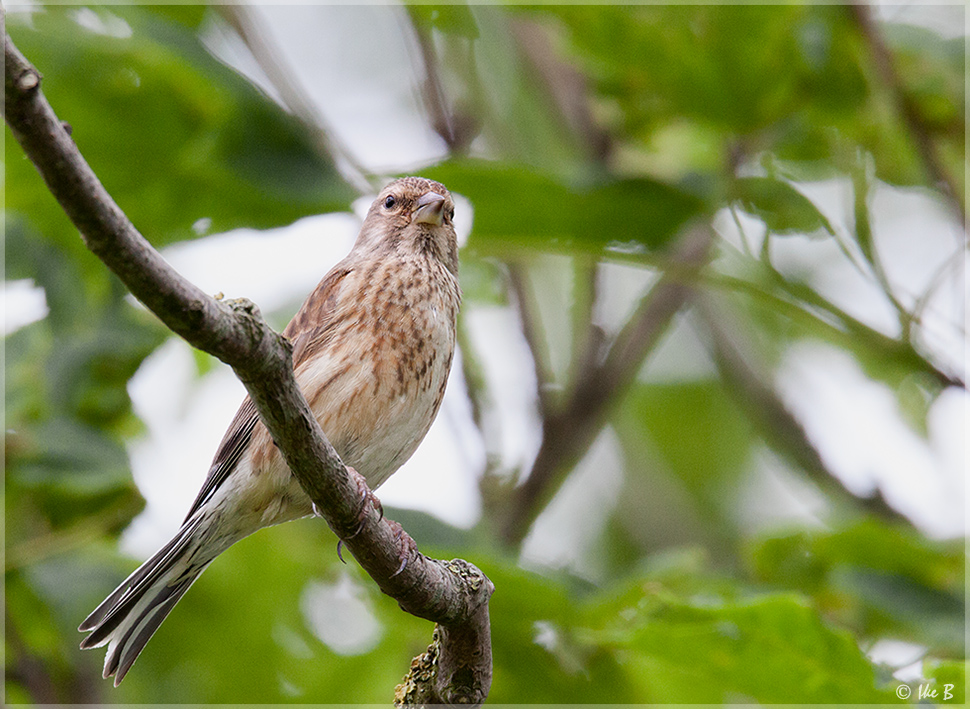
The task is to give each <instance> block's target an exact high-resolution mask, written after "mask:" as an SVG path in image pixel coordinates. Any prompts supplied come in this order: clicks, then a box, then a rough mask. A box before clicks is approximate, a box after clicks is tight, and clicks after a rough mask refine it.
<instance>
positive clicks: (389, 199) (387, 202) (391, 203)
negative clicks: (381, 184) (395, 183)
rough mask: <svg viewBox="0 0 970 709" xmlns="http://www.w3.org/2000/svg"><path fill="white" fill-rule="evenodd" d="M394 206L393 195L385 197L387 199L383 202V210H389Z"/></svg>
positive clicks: (395, 201) (395, 200)
mask: <svg viewBox="0 0 970 709" xmlns="http://www.w3.org/2000/svg"><path fill="white" fill-rule="evenodd" d="M395 204H397V199H396V198H395V197H394V195H392V194H389V195H387V199H385V200H384V209H391V208H392V207H393V206H394V205H395Z"/></svg>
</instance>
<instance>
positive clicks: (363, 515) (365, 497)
mask: <svg viewBox="0 0 970 709" xmlns="http://www.w3.org/2000/svg"><path fill="white" fill-rule="evenodd" d="M347 472H348V473H350V477H351V479H352V480H353V481H354V483H356V485H357V490H358V491H359V492H360V509H358V510H357V528H356V529H355V530H354V531H353V532H352V533H351V534H349V535H348V536H346V537H344V538H343V539H340V540H338V541H337V558H338V559H340V560H341V561H344V558H343V556H342V555H341V553H340V551H341V549H342V548H343V544H344V541H345V540H346V539H353V538H354V537H356V536H357V535H358V534H360V532H361V530H362V529H363V528H364V522H366V521H367V503H368V502H370V504H371V506H372V507H373V508H374V509H375V510H377V512H378V515H379V516H378V521H380V520H382V519H384V506H383V505H382V504H381V501H380V500H379V499H378V498H377V495H375V494H374V493H373V491H372V490H371V489H370V487H369V486H368V485H367V479H366V478H365V477H364V476H363V475H361V474H360V473H358V472H357V471H356V470H354V469H353V468H351V467H350V466H349V465H348V466H347ZM313 510H314V512H316V511H317V509H316V506H314V508H313ZM344 563H347V562H345V561H344Z"/></svg>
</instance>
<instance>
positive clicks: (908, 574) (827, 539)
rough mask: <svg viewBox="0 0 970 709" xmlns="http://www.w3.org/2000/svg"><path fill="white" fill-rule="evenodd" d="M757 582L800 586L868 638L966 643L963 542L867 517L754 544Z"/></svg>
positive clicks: (942, 647)
mask: <svg viewBox="0 0 970 709" xmlns="http://www.w3.org/2000/svg"><path fill="white" fill-rule="evenodd" d="M749 558H750V563H751V567H752V571H753V573H754V575H755V577H756V578H758V579H759V580H761V581H764V582H767V583H770V584H774V585H776V586H780V587H784V588H792V589H802V590H805V591H807V592H809V593H811V594H812V595H813V597H814V598H815V600H816V603H817V604H818V606H819V607H820V608H821V609H822V610H824V611H825V612H827V613H829V614H831V615H832V616H833V617H837V618H841V619H842V620H843V621H844V622H845V623H846V624H847V625H850V626H855V627H856V628H857V629H858V630H859V631H860V632H862V633H864V634H866V635H867V636H869V637H873V638H875V637H881V636H883V635H890V636H893V637H902V638H907V639H911V640H913V641H915V642H920V643H923V644H926V645H929V646H930V649H931V651H941V652H946V653H952V652H959V651H961V648H962V646H963V630H962V628H963V614H964V604H963V588H964V557H963V548H962V544H960V543H957V542H949V543H945V542H932V541H929V540H927V539H925V538H923V537H922V536H920V535H919V534H917V533H916V532H915V531H913V530H909V529H903V528H898V527H890V526H888V525H885V524H881V523H879V522H876V521H874V520H865V521H862V522H859V523H857V524H855V525H852V526H849V527H846V528H844V529H840V530H835V531H833V532H828V533H822V532H814V533H810V532H796V533H792V534H787V535H777V536H771V537H768V538H765V539H763V540H760V541H758V542H756V543H754V544H753V545H752V547H751V549H750V552H749Z"/></svg>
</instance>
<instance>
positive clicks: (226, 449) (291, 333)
mask: <svg viewBox="0 0 970 709" xmlns="http://www.w3.org/2000/svg"><path fill="white" fill-rule="evenodd" d="M351 270H352V269H350V268H344V267H341V266H338V267H336V268H334V269H333V270H332V271H330V273H328V274H327V275H326V277H325V278H324V279H323V280H322V281H320V284H319V285H318V286H317V287H316V288H315V289H314V291H313V293H311V294H310V296H309V297H308V298H307V299H306V301H305V302H304V303H303V306H302V307H301V308H300V310H299V312H298V313H297V314H296V315H294V316H293V319H292V320H290V323H289V324H288V325H287V326H286V329H285V330H283V335H284V336H285V337H287V338H288V339H289V340H290V342H291V343H292V344H293V367H294V369H295V368H296V367H298V366H299V365H300V364H301V363H303V362H305V361H306V360H307V359H308V358H309V357H310V356H311V355H312V354H313V353H314V352H316V351H317V350H319V348H320V347H321V346H322V344H323V343H324V342H325V339H326V334H327V331H328V330H329V329H330V327H331V325H332V324H333V314H334V311H335V310H336V307H337V302H338V300H339V294H340V290H341V285H342V282H343V280H344V277H345V276H347V274H349V273H350V272H351ZM258 422H259V414H257V413H256V405H255V404H253V401H252V399H250V398H249V397H248V396H247V397H246V398H245V399H243V402H242V405H241V406H240V407H239V410H238V411H237V412H236V415H235V416H234V417H233V419H232V422H231V423H230V424H229V428H228V429H227V430H226V435H225V436H223V437H222V443H220V444H219V448H218V450H217V451H216V454H215V457H214V458H213V459H212V465H211V466H210V467H209V475H208V476H207V477H206V479H205V482H204V483H203V484H202V489H201V490H199V494H198V495H197V496H196V498H195V502H193V503H192V506H191V507H190V508H189V513H188V514H187V515H186V517H185V521H186V522H188V520H189V519H190V518H191V517H192V515H193V514H195V513H196V511H197V510H198V509H199V508H200V507H202V505H204V504H205V503H206V502H207V501H208V500H209V498H211V497H212V495H213V493H214V492H215V491H216V490H218V489H219V487H220V486H221V485H222V483H223V482H224V481H225V480H226V478H228V477H229V475H230V474H231V473H232V471H233V470H235V468H236V464H237V463H238V462H239V459H240V457H242V454H243V452H244V451H245V450H246V447H247V446H248V445H249V441H250V439H251V438H252V435H253V429H254V428H255V427H256V424H257V423H258ZM183 524H184V522H183Z"/></svg>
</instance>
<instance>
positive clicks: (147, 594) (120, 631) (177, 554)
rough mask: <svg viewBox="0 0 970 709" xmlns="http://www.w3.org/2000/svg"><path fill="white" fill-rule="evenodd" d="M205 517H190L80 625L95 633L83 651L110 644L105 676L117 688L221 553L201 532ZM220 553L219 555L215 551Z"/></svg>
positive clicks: (90, 636)
mask: <svg viewBox="0 0 970 709" xmlns="http://www.w3.org/2000/svg"><path fill="white" fill-rule="evenodd" d="M203 519H204V517H203V515H196V516H195V517H193V518H190V519H188V520H186V522H185V524H184V525H183V526H182V528H181V529H180V530H179V532H178V534H176V535H175V537H174V538H173V539H172V540H171V541H170V542H169V543H168V544H166V545H165V546H164V547H162V548H161V549H159V550H158V552H157V553H156V554H155V555H154V556H152V557H151V558H150V559H149V560H148V561H146V562H145V563H144V564H142V565H141V566H139V567H138V568H137V569H135V571H134V572H133V573H132V574H131V576H129V577H128V578H126V579H125V580H124V581H123V582H122V583H121V585H120V586H118V588H116V589H115V590H114V591H113V592H112V593H111V595H110V596H108V597H107V598H106V599H104V601H102V603H101V605H99V606H98V607H97V608H95V609H94V612H92V613H91V615H89V616H88V617H87V618H85V619H84V622H83V623H81V625H80V626H78V630H80V631H81V632H88V631H91V634H90V635H88V636H87V637H86V638H84V640H83V641H81V649H82V650H86V649H88V648H93V647H101V646H102V645H105V644H106V645H107V646H108V653H107V655H106V656H105V659H104V677H105V679H107V678H108V677H111V676H112V675H113V676H114V678H115V680H114V684H115V686H116V687H117V686H118V685H119V684H120V683H121V680H122V679H124V677H125V674H127V672H128V670H129V669H130V668H131V665H132V663H133V662H134V661H135V658H137V657H138V655H139V653H140V652H141V651H142V650H143V649H144V647H145V644H146V643H147V642H148V640H149V639H150V638H151V637H152V635H153V634H154V633H155V631H156V630H158V626H160V625H161V624H162V621H163V620H165V618H166V617H167V616H168V614H169V613H170V612H171V611H172V608H174V607H175V604H176V603H178V601H179V599H180V598H181V597H182V596H183V595H184V594H185V592H186V591H188V590H189V586H191V585H192V584H193V583H194V582H195V580H196V579H197V578H198V577H199V574H201V573H202V572H203V571H205V569H206V567H207V566H208V565H209V564H210V563H211V562H212V560H213V559H214V558H215V556H216V555H217V554H218V551H221V549H220V550H215V549H210V548H209V547H210V546H211V545H209V544H205V543H204V541H205V540H204V539H203V537H204V536H206V535H204V534H200V533H199V531H200V526H201V527H202V528H203V529H202V531H203V532H204V531H205V529H204V525H202V524H201V523H202V522H203ZM212 552H215V553H212Z"/></svg>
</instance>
